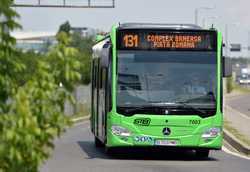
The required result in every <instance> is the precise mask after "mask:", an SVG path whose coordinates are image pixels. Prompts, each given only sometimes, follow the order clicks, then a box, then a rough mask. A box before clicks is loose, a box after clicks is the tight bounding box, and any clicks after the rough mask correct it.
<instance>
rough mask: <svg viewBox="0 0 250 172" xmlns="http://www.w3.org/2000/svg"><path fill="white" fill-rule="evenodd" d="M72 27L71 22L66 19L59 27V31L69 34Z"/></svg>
mask: <svg viewBox="0 0 250 172" xmlns="http://www.w3.org/2000/svg"><path fill="white" fill-rule="evenodd" d="M70 29H71V26H70V23H69V21H66V22H65V23H63V24H62V25H61V26H60V27H59V31H58V33H60V32H65V33H67V34H69V33H70Z"/></svg>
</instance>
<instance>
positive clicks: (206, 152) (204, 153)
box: [196, 149, 209, 158]
mask: <svg viewBox="0 0 250 172" xmlns="http://www.w3.org/2000/svg"><path fill="white" fill-rule="evenodd" d="M196 156H197V157H198V158H208V156H209V150H201V149H200V150H199V149H198V150H196Z"/></svg>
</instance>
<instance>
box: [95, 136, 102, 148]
mask: <svg viewBox="0 0 250 172" xmlns="http://www.w3.org/2000/svg"><path fill="white" fill-rule="evenodd" d="M95 146H96V147H103V146H104V144H103V143H102V142H101V141H100V140H99V139H98V138H97V137H95Z"/></svg>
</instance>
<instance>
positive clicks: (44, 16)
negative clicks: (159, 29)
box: [16, 0, 250, 56]
mask: <svg viewBox="0 0 250 172" xmlns="http://www.w3.org/2000/svg"><path fill="white" fill-rule="evenodd" d="M18 1H19V2H20V1H23V2H24V1H26V0H18ZM29 1H33V0H29ZM41 1H43V0H41ZM54 1H59V0H54ZM68 1H72V2H73V1H81V0H68ZM82 1H86V0H82ZM95 1H96V0H95ZM99 1H104V0H99ZM115 2H116V6H115V8H114V9H65V8H60V9H58V8H16V10H17V11H18V13H19V14H20V15H21V18H20V23H21V24H22V26H23V30H24V31H55V30H57V29H58V27H59V25H60V24H62V23H63V22H65V21H67V20H68V21H69V22H70V23H71V25H72V26H80V27H81V26H82V27H85V26H86V27H93V28H98V29H102V30H105V31H109V30H110V28H111V26H112V25H113V24H117V23H118V22H121V23H123V22H150V23H194V21H195V17H194V16H195V9H196V8H200V7H210V8H213V9H210V10H202V9H200V10H199V13H198V14H199V15H198V19H199V24H200V25H202V24H203V21H205V25H206V26H208V25H209V26H210V25H211V24H212V23H214V25H215V27H216V28H218V30H220V31H222V33H223V34H224V35H225V28H226V25H227V26H228V27H227V28H228V35H229V36H228V40H229V42H230V43H241V44H242V46H244V47H247V45H248V42H250V41H249V39H250V1H249V0H172V1H170V0H115ZM248 33H249V34H248ZM249 54H250V53H249ZM230 55H231V56H238V55H243V56H247V55H248V52H247V51H246V50H244V51H242V52H241V53H231V54H230Z"/></svg>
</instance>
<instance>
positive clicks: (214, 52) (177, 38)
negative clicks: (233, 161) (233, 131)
mask: <svg viewBox="0 0 250 172" xmlns="http://www.w3.org/2000/svg"><path fill="white" fill-rule="evenodd" d="M222 48H223V43H222V34H221V33H220V32H218V31H217V30H216V29H214V28H211V29H202V28H201V27H199V26H196V25H190V24H147V23H145V24H144V23H124V24H119V25H115V26H113V27H112V30H111V32H110V33H109V34H108V35H107V36H103V37H101V38H100V37H99V40H98V41H97V43H96V44H95V45H94V46H93V58H92V72H91V73H92V82H91V83H92V84H91V90H92V91H91V101H92V102H91V119H90V121H91V131H92V133H93V134H94V136H95V145H96V146H97V147H99V146H105V149H106V151H107V152H112V151H113V150H114V149H116V148H125V147H159V148H161V147H165V148H177V149H179V148H185V149H191V150H195V152H196V155H197V156H198V157H208V156H209V151H210V150H219V149H221V147H222V140H223V135H222V126H223V89H222V78H223V76H230V73H231V69H230V65H229V63H228V60H226V58H225V57H223V56H222Z"/></svg>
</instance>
